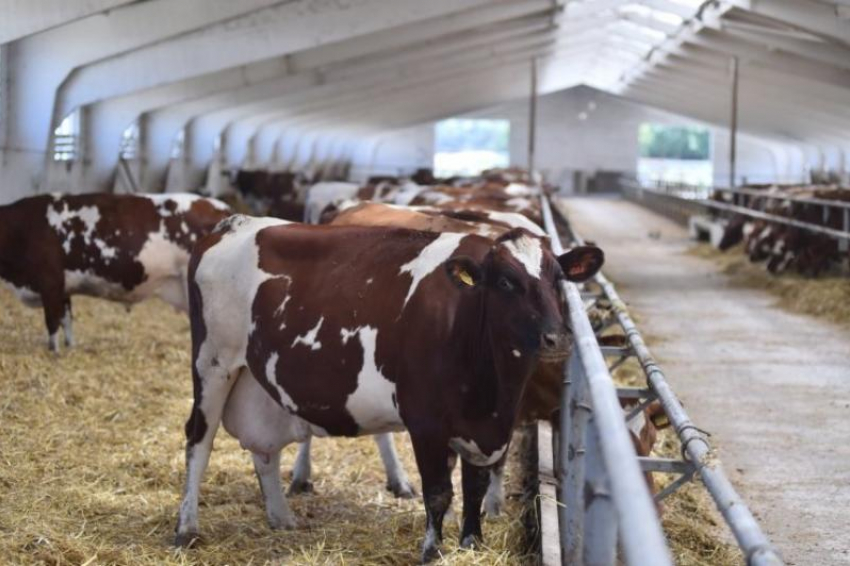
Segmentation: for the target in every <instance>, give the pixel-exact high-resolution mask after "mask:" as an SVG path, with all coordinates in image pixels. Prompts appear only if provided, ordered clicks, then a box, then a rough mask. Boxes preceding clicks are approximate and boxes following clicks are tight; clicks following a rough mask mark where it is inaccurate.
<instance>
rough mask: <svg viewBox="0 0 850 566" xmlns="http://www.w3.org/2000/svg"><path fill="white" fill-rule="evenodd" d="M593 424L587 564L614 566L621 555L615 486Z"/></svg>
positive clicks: (589, 454) (587, 483)
mask: <svg viewBox="0 0 850 566" xmlns="http://www.w3.org/2000/svg"><path fill="white" fill-rule="evenodd" d="M594 425H595V423H594V421H593V420H591V426H590V427H589V428H588V431H587V432H588V435H587V458H586V459H587V463H586V464H585V472H584V473H585V490H584V492H585V509H586V510H585V515H584V526H585V534H584V564H585V566H613V564H614V560H615V559H616V555H617V515H616V512H615V509H614V502H613V501H612V500H611V485H610V483H609V481H608V475H607V474H606V473H605V463H604V462H603V460H602V453H601V452H600V448H599V431H598V430H597V429H596V427H595V426H594Z"/></svg>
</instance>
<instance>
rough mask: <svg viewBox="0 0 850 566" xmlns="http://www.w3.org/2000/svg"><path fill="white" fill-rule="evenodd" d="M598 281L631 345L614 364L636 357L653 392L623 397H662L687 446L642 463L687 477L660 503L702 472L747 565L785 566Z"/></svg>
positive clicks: (611, 291) (606, 285) (610, 289)
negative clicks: (678, 454)
mask: <svg viewBox="0 0 850 566" xmlns="http://www.w3.org/2000/svg"><path fill="white" fill-rule="evenodd" d="M542 206H543V209H544V221H545V223H546V225H547V226H546V229H547V232H548V233H549V234H550V237H552V239H553V242H554V241H555V240H557V239H558V234H557V231H556V230H555V228H554V225H553V223H552V216H551V210H550V208H549V203H548V199H546V198H543V199H542ZM570 232H571V237H572V239H573V240H574V241H575V242H576V243H578V244H581V243H583V240H582V239H581V237H579V236H578V235H577V234H575V232H573V231H572V229H571V228H570ZM553 247H554V246H553ZM594 281H595V282H596V283H597V284H598V285H599V287H600V289H601V290H602V294H601V297H604V298H606V299H607V300H608V301H609V302H610V303H611V307H612V310H613V311H614V314H615V317H616V320H617V323H618V324H619V325H620V327H621V328H622V330H623V332H624V334H625V336H626V339H627V341H628V344H629V348H628V351H627V352H623V353H621V355H620V359H619V360H618V361H617V362H615V363H614V366H616V365H618V364H619V363H622V362H623V361H624V360H625V359H626V358H628V357H630V356H635V357H636V358H637V359H638V361H639V362H640V365H641V367H642V369H643V372H644V374H645V376H646V380H647V384H648V385H649V389H647V390H634V389H623V390H621V395H622V396H628V397H633V398H634V397H637V398H644V399H645V400H644V401H643V403H641V404H640V405H639V406H638V409H636V410H642V408H643V407H644V406H645V405H647V404H648V403H650V402H652V401H653V400H654V399H659V400H660V402H661V404H662V405H663V407H664V412H665V413H666V415H667V418H668V419H669V420H670V423H671V425H672V426H673V427H674V430H675V431H676V434H677V435H678V437H679V440H680V441H681V444H682V457H683V458H684V460H685V461H684V462H675V461H669V460H661V459H641V461H642V464H643V467H644V470H645V471H663V472H668V473H681V474H682V475H681V476H680V477H679V478H678V479H677V480H675V481H674V482H673V483H671V484H670V485H669V486H668V487H667V488H666V489H665V490H664V491H662V492H661V493H660V494H659V495H658V496H657V499H661V498H663V497H665V496H666V495H668V494H669V493H672V492H673V491H674V490H675V489H676V488H678V487H679V486H681V485H682V484H684V483H685V482H686V481H688V480H690V478H691V477H692V475H693V474H694V473H698V474H699V476H700V478H701V479H702V483H703V484H704V485H705V487H706V489H707V490H708V492H709V494H710V495H711V497H712V499H713V500H714V503H715V505H717V508H718V510H719V511H720V512H721V514H722V515H723V518H724V520H725V522H726V524H727V525H728V526H729V528H730V530H731V531H732V534H733V535H734V536H735V539H736V541H737V542H738V546H739V547H740V548H741V551H742V552H743V554H744V557H745V559H746V563H747V565H748V566H779V565H781V564H783V562H782V559H781V558H780V557H779V554H778V553H777V552H776V550H775V549H774V548H773V546H772V545H771V543H770V541H769V540H768V538H767V536H765V534H764V533H763V532H762V530H761V528H760V527H759V525H758V523H757V522H756V520H755V518H754V517H753V515H752V513H751V512H750V510H749V509H748V508H747V506H746V504H745V503H744V501H743V500H742V499H741V497H740V496H739V495H738V494H737V493H736V492H735V489H734V488H733V487H732V484H731V482H730V481H729V479H728V478H727V477H726V475H725V473H724V472H723V469H722V467H721V465H720V461H719V460H718V459H717V457H716V456H715V455H714V453H713V450H712V448H711V445H710V444H709V442H708V440H707V438H706V436H705V435H704V434H703V433H702V431H701V430H700V429H699V428H697V427H696V425H695V424H694V423H693V422H692V421H691V420H690V417H688V414H687V413H686V412H685V410H684V408H683V407H682V405H681V403H679V400H678V399H677V398H676V396H675V394H674V393H673V390H672V389H671V388H670V385H669V384H668V383H667V380H666V378H665V376H664V372H663V371H661V368H660V367H659V366H658V364H657V363H656V362H655V360H654V359H653V357H652V354H651V353H650V351H649V348H647V346H646V343H645V342H644V340H643V338H642V337H641V335H640V332H639V331H638V329H637V327H636V326H635V324H634V322H633V321H632V319H631V317H630V316H629V313H628V311H627V310H626V306H625V303H624V302H623V301H622V300H621V299H620V296H619V295H618V294H617V291H616V289H615V288H614V286H613V285H612V284H611V282H610V281H608V279H607V278H605V276H604V275H602V273H599V274H597V275H596V277H595V278H594ZM571 307H572V304H571ZM571 310H572V309H571ZM612 367H613V366H612ZM634 413H635V411H633V412H632V414H634ZM562 415H563V409H562ZM630 416H631V415H630ZM621 418H622V417H621Z"/></svg>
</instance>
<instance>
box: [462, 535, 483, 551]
mask: <svg viewBox="0 0 850 566" xmlns="http://www.w3.org/2000/svg"><path fill="white" fill-rule="evenodd" d="M480 544H481V537H479V536H476V535H466V536H465V537H463V538H462V539H461V541H460V547H461V548H465V549H466V550H474V549H476V548H478V546H479V545H480Z"/></svg>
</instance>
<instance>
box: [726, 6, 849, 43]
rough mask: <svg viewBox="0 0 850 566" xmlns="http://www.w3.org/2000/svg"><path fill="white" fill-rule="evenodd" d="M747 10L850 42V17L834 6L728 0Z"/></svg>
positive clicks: (826, 37)
mask: <svg viewBox="0 0 850 566" xmlns="http://www.w3.org/2000/svg"><path fill="white" fill-rule="evenodd" d="M729 1H730V2H731V3H732V4H734V5H735V6H738V7H739V8H742V9H744V10H746V11H748V12H752V13H755V14H758V15H760V16H764V17H767V18H770V19H772V20H776V21H778V22H782V23H783V24H785V25H787V26H789V27H791V28H794V29H799V30H803V31H808V32H811V33H813V34H815V35H818V36H820V37H823V38H825V39H829V40H830V41H836V42H839V43H843V44H845V45H846V44H850V20H847V19H842V18H839V17H838V13H837V9H836V7H835V6H830V5H828V4H824V3H821V2H813V1H811V0H729Z"/></svg>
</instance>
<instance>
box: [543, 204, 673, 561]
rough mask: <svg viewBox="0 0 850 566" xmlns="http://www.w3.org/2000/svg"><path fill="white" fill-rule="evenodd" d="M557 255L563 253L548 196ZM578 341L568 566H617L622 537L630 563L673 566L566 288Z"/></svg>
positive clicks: (591, 341)
mask: <svg viewBox="0 0 850 566" xmlns="http://www.w3.org/2000/svg"><path fill="white" fill-rule="evenodd" d="M541 205H542V210H543V219H544V224H545V227H546V231H547V232H548V234H549V235H550V237H551V244H552V250H553V251H554V252H555V253H556V254H561V253H563V248H562V247H561V241H560V238H559V237H558V233H557V230H556V228H555V223H554V220H553V217H552V211H551V209H550V207H549V202H548V199H547V197H546V196H545V195H541ZM562 291H563V294H564V297H565V300H566V303H567V306H568V309H569V316H570V323H571V326H572V331H573V335H574V338H575V342H574V346H573V353H572V356H571V359H570V363H569V365H568V368H567V370H566V375H565V380H564V388H563V392H562V396H561V421H560V437H559V450H558V460H559V469H558V477H559V479H560V494H561V495H560V503H561V505H559V518H560V521H559V523H560V526H559V528H560V533H561V545H562V553H561V559H562V562H563V564H570V565H572V566H576V565H581V564H594V565H596V564H608V565H613V564H614V563H615V560H616V549H617V536H618V534H619V537H620V542H621V547H622V549H623V555H624V558H625V561H626V564H629V565H637V564H652V565H653V566H656V565H657V566H664V565H668V564H672V561H671V558H670V553H669V550H668V549H667V544H666V541H665V539H664V534H663V531H662V528H661V524H660V521H659V519H658V515H657V512H656V510H655V506H654V505H653V502H652V497H651V496H650V493H649V490H648V488H647V485H646V482H645V480H644V478H643V475H642V474H641V467H640V464H639V462H638V460H637V458H636V456H635V451H634V446H633V445H632V442H631V439H630V437H629V433H628V430H627V428H626V421H625V419H624V416H623V410H622V408H621V407H620V403H619V402H618V400H617V392H616V388H615V386H614V382H613V380H612V379H611V375H610V373H609V370H608V366H607V365H606V362H605V359H604V357H603V354H602V351H601V350H600V348H599V345H598V343H597V339H596V336H595V334H594V332H593V328H592V327H591V325H590V321H589V319H588V317H587V312H586V309H585V305H584V300H583V299H582V296H581V293H580V292H579V290H578V288H577V287H576V286H575V285H574V284H572V283H567V282H564V283H563V287H562Z"/></svg>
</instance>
